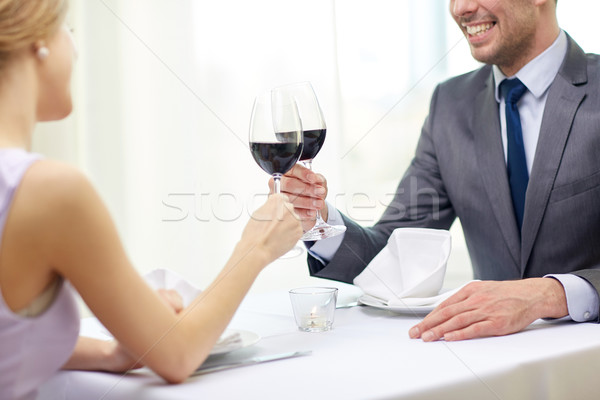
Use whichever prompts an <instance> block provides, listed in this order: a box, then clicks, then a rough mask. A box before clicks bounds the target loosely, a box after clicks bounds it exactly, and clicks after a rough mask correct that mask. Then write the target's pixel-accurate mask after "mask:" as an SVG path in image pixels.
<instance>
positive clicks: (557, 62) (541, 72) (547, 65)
mask: <svg viewBox="0 0 600 400" xmlns="http://www.w3.org/2000/svg"><path fill="white" fill-rule="evenodd" d="M566 55H567V35H566V34H565V32H564V31H563V30H561V31H560V33H559V34H558V38H556V40H555V41H554V43H552V44H551V45H550V47H548V48H547V49H546V50H544V52H543V53H541V54H540V55H538V56H537V57H536V58H534V59H533V60H531V61H530V62H529V63H528V64H527V65H525V66H524V67H523V68H521V69H520V70H519V72H517V73H516V74H515V75H514V76H512V77H510V78H519V79H520V80H521V82H523V84H524V85H525V86H527V89H528V90H529V91H530V92H531V93H532V94H533V95H534V96H535V97H536V98H539V97H541V96H542V95H543V94H544V93H545V92H546V90H547V89H548V87H550V84H551V83H552V82H553V81H554V78H555V77H556V74H557V73H558V70H559V69H560V66H561V65H562V62H563V60H564V59H565V56H566ZM492 71H493V74H494V84H495V86H496V92H495V95H496V101H497V102H498V103H500V89H499V87H500V83H501V82H502V81H503V80H504V79H506V78H508V77H507V76H506V75H504V74H503V73H502V71H500V68H498V66H496V65H494V66H493V67H492Z"/></svg>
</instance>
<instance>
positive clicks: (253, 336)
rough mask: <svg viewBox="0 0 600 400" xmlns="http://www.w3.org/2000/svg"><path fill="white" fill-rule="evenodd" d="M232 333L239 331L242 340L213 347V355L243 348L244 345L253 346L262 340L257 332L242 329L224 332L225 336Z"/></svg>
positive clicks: (211, 353)
mask: <svg viewBox="0 0 600 400" xmlns="http://www.w3.org/2000/svg"><path fill="white" fill-rule="evenodd" d="M232 333H239V335H240V338H241V340H240V341H238V342H235V343H232V344H230V345H227V346H218V347H213V349H212V350H211V352H210V355H211V356H214V355H216V354H225V353H229V352H230V351H234V350H238V349H242V348H244V347H248V346H252V345H253V344H255V343H256V342H258V341H259V340H260V336H259V335H258V334H257V333H254V332H250V331H245V330H242V329H230V330H227V331H226V332H225V333H223V336H225V335H230V334H232Z"/></svg>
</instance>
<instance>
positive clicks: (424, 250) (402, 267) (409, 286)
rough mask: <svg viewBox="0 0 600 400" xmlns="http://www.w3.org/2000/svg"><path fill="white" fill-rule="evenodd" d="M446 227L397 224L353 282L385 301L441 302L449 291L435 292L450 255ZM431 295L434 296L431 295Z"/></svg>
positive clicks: (448, 294) (437, 290) (398, 302)
mask: <svg viewBox="0 0 600 400" xmlns="http://www.w3.org/2000/svg"><path fill="white" fill-rule="evenodd" d="M450 249H451V236H450V233H449V232H448V231H445V230H436V229H425V228H398V229H395V230H394V232H392V235H391V236H390V238H389V239H388V244H387V245H386V246H385V247H384V248H383V249H382V250H381V251H380V252H379V254H377V255H376V256H375V258H373V260H372V261H371V262H370V263H369V265H367V267H366V268H365V270H364V271H363V272H362V273H361V274H360V275H358V276H357V277H356V278H354V284H355V285H356V286H358V287H360V288H361V289H362V290H363V291H364V292H365V294H366V295H369V296H371V297H374V298H376V299H378V300H379V301H381V302H384V303H385V304H387V305H390V306H392V305H402V306H410V305H412V306H417V305H419V306H422V305H431V304H435V303H436V302H441V301H442V300H443V299H444V298H446V297H449V296H450V295H451V294H452V293H450V292H446V293H444V294H442V295H440V296H443V298H442V297H440V296H438V295H439V292H440V289H441V288H442V284H443V283H444V275H445V274H446V264H447V262H448V257H449V256H450ZM432 296H435V297H432Z"/></svg>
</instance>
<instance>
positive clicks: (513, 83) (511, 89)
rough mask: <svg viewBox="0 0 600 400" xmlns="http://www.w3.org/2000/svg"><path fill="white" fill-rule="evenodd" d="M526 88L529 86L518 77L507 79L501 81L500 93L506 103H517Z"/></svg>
mask: <svg viewBox="0 0 600 400" xmlns="http://www.w3.org/2000/svg"><path fill="white" fill-rule="evenodd" d="M526 90H527V87H526V86H525V85H524V84H523V82H521V81H520V80H519V79H518V78H514V79H505V80H503V81H502V82H500V93H502V97H504V101H505V102H506V103H510V104H516V103H517V102H518V101H519V99H520V98H521V97H522V96H523V94H524V93H525V91H526Z"/></svg>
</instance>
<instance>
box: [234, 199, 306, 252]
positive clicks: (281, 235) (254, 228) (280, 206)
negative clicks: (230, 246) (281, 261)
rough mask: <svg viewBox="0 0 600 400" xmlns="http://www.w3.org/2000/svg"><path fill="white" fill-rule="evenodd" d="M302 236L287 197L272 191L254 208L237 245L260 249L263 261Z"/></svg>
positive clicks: (297, 219) (290, 246)
mask: <svg viewBox="0 0 600 400" xmlns="http://www.w3.org/2000/svg"><path fill="white" fill-rule="evenodd" d="M300 236H302V225H301V224H300V220H299V218H298V215H296V213H295V212H294V206H293V205H292V204H291V203H289V200H288V198H287V196H285V195H282V194H273V195H271V196H269V199H268V200H267V202H266V203H265V204H264V205H263V206H262V207H260V208H259V209H258V210H256V211H255V212H254V213H253V214H252V217H251V218H250V221H248V224H247V225H246V228H245V229H244V232H243V233H242V239H241V241H240V244H241V245H243V246H244V247H246V248H250V247H251V248H258V249H260V250H262V251H263V252H264V254H265V255H266V258H267V260H266V261H267V263H269V262H271V261H274V260H275V259H277V258H278V257H280V256H282V255H283V254H285V253H286V252H287V251H289V250H290V249H291V248H292V247H294V245H295V244H296V242H298V240H299V239H300Z"/></svg>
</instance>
